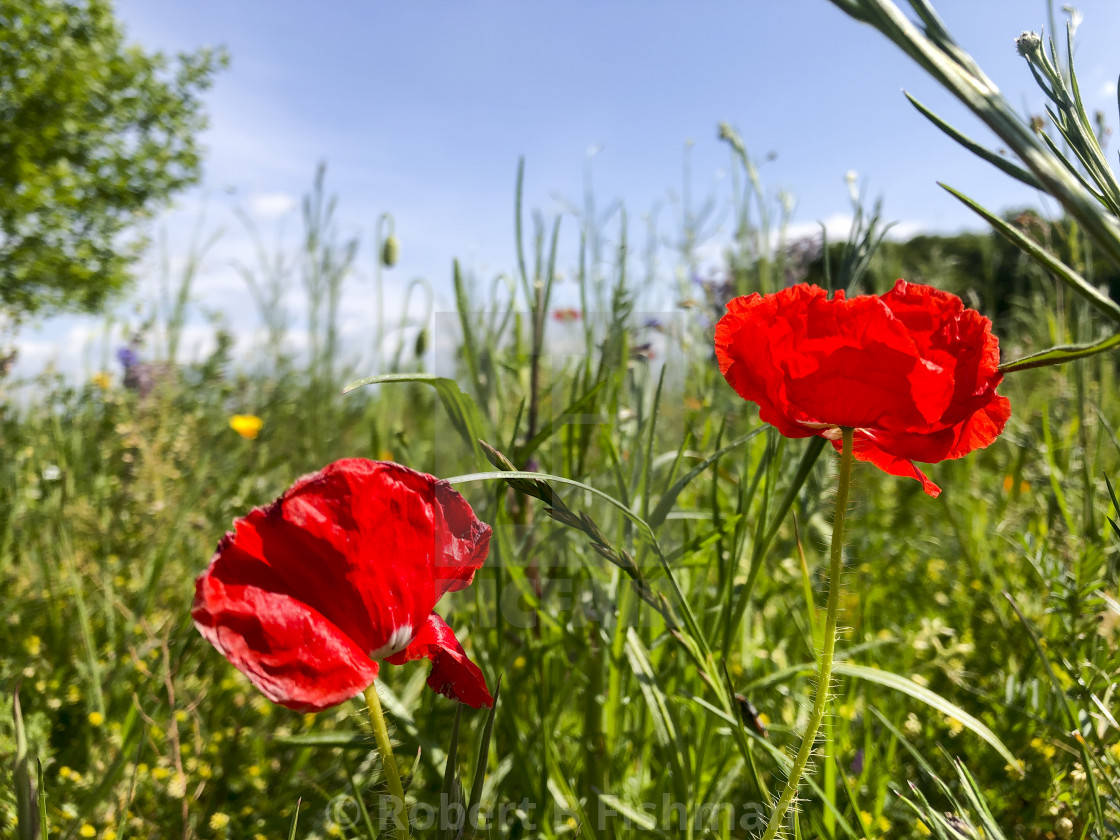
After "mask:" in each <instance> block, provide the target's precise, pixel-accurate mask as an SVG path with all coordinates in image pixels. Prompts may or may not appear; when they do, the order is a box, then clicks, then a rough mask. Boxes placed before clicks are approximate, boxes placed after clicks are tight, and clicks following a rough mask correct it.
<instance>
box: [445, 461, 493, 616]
mask: <svg viewBox="0 0 1120 840" xmlns="http://www.w3.org/2000/svg"><path fill="white" fill-rule="evenodd" d="M435 494H436V534H437V535H438V538H439V546H438V550H437V551H436V566H435V573H436V591H437V593H438V595H439V597H442V596H443V595H444V594H445V593H447V592H458V591H459V590H460V589H463V588H464V587H466V586H468V585H470V583H471V581H473V580H474V573H475V571H477V570H478V569H479V568H481V567H482V564H483V563H484V562H485V561H486V556H487V554H488V553H489V552H490V526H489V525H487V524H486V523H485V522H479V521H478V519H476V518H475V515H474V511H473V510H471V506H470V505H469V504H467V500H466V499H464V498H463V497H462V496H460V495H459V494H458V493H457V492H456V491H455V490H454V489H452V487H451V485H450V484H448V483H447V482H445V481H439V482H436V485H435Z"/></svg>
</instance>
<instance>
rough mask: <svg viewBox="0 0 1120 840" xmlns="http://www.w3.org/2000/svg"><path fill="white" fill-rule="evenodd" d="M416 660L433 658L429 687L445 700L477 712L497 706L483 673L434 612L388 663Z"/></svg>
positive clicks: (396, 663)
mask: <svg viewBox="0 0 1120 840" xmlns="http://www.w3.org/2000/svg"><path fill="white" fill-rule="evenodd" d="M414 659H430V660H431V661H432V672H431V674H429V675H428V686H429V687H430V688H431V689H432V690H433V691H436V692H439V693H440V694H442V695H443V696H444V697H450V698H451V699H453V700H460V701H462V702H463V703H466V704H467V705H468V706H471V707H473V708H475V709H479V708H482V707H483V706H486V707H488V708H489V707H490V706H493V705H494V699H493V698H492V697H491V696H490V692H489V691H488V690H487V688H486V678H485V677H483V676H482V671H480V670H479V668H478V666H477V665H475V664H474V663H473V662H471V660H470V659H469V658H468V657H467V654H466V652H465V651H464V650H463V646H462V645H460V644H459V640H458V639H456V638H455V633H454V631H453V630H452V629H451V628H450V627H448V626H447V624H446V623H444V620H443V619H442V618H440V617H439V616H438V615H436V614H435V613H432V614H431V615H430V616H428V620H427V621H426V622H425V623H424V626H423V627H421V628H420V632H419V633H417V634H416V637H415V638H414V639H413V640H412V644H410V645H409V646H408V647H407V648H405V649H404V650H402V651H401V652H400V653H398V654H396V655H395V656H390V657H388V658H387V659H386V660H385V661H386V662H391V663H393V664H394V665H403V664H404V663H405V662H411V661H412V660H414Z"/></svg>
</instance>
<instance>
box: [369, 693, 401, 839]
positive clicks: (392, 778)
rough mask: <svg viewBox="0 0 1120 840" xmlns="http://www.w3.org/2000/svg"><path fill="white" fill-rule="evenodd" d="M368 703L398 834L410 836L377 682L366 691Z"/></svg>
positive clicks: (395, 762) (370, 720) (399, 778)
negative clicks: (391, 798)
mask: <svg viewBox="0 0 1120 840" xmlns="http://www.w3.org/2000/svg"><path fill="white" fill-rule="evenodd" d="M365 696H366V705H368V706H369V722H370V723H371V724H373V737H374V738H376V739H377V751H378V752H380V753H381V765H382V767H384V768H385V780H386V781H387V782H388V783H389V793H390V794H391V795H392V797H393V815H394V816H395V817H396V820H397V836H398V837H408V813H407V811H406V810H405V804H404V787H402V786H401V777H400V773H398V772H397V760H396V759H395V758H393V745H392V744H391V743H390V742H389V728H388V727H387V726H386V725H385V715H384V713H383V712H382V711H381V698H379V697H378V696H377V683H370V685H369V688H367V689H366V691H365Z"/></svg>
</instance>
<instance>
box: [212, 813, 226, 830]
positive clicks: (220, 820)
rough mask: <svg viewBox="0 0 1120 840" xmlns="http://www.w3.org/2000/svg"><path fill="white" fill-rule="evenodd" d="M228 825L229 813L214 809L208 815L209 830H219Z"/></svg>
mask: <svg viewBox="0 0 1120 840" xmlns="http://www.w3.org/2000/svg"><path fill="white" fill-rule="evenodd" d="M227 825H229V814H223V813H222V812H221V811H216V812H214V813H213V814H211V816H210V830H211V831H221V830H222V829H223V828H225V827H226V826H227Z"/></svg>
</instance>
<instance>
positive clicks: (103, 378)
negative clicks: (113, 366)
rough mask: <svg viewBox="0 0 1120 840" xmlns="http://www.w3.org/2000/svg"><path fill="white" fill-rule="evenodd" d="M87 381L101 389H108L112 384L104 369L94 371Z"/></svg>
mask: <svg viewBox="0 0 1120 840" xmlns="http://www.w3.org/2000/svg"><path fill="white" fill-rule="evenodd" d="M89 381H90V382H92V383H93V384H94V385H96V386H97V387H98V388H100V389H101V390H102V391H108V390H109V388H111V387H112V385H113V380H112V379H111V378H110V376H109V374H107V373H106V372H105V371H101V372H100V373H95V374H94V375H93V376H92V377H91V378H90V380H89Z"/></svg>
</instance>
